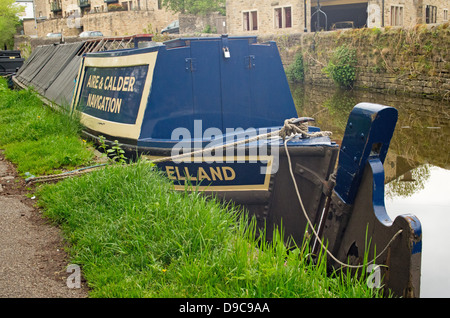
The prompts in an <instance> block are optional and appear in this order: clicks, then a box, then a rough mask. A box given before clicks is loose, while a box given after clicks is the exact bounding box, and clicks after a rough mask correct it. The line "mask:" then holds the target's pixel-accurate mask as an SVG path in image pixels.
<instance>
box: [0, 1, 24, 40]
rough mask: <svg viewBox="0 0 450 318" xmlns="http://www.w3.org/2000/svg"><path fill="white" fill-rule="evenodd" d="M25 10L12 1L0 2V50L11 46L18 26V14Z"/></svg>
mask: <svg viewBox="0 0 450 318" xmlns="http://www.w3.org/2000/svg"><path fill="white" fill-rule="evenodd" d="M24 10H25V8H24V7H23V6H19V5H16V2H15V1H14V0H0V31H1V32H0V48H2V49H3V47H4V46H5V45H10V46H11V41H14V34H16V27H17V26H18V25H19V24H20V22H19V18H18V16H17V14H18V13H21V12H23V11H24Z"/></svg>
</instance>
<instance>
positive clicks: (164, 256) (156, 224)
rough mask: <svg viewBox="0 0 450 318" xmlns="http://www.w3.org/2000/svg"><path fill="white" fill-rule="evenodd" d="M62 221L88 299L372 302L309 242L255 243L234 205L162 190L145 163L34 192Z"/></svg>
mask: <svg viewBox="0 0 450 318" xmlns="http://www.w3.org/2000/svg"><path fill="white" fill-rule="evenodd" d="M38 197H39V198H40V203H41V206H42V208H43V209H44V211H45V214H46V215H47V216H48V217H49V218H50V219H52V220H54V221H56V222H57V223H58V224H61V226H62V228H63V231H64V233H65V235H66V238H67V240H68V241H69V243H70V245H71V249H70V254H71V255H72V257H73V259H72V262H74V263H76V264H81V265H82V268H83V273H84V275H85V276H86V279H87V281H88V282H89V284H90V287H91V288H92V292H91V296H92V297H374V296H376V292H377V291H376V290H373V289H370V288H368V287H367V285H366V282H365V280H364V279H361V280H357V279H355V278H352V277H345V276H334V277H329V276H327V273H326V263H325V262H324V260H323V258H321V259H320V260H319V261H318V264H317V265H315V266H313V265H312V264H311V263H310V262H309V257H308V256H307V255H308V254H309V250H308V247H307V246H308V245H307V244H306V245H305V246H303V247H299V248H296V249H294V250H293V251H291V252H290V253H288V251H287V250H286V248H285V245H284V244H283V240H282V239H281V236H282V235H280V234H279V233H278V235H277V236H276V239H275V241H274V243H273V244H267V243H264V240H262V241H258V239H256V237H255V233H256V232H257V231H256V230H255V229H254V227H252V226H247V224H248V223H247V222H246V221H245V219H244V220H242V219H240V220H238V219H237V215H238V214H237V213H236V212H234V213H233V211H236V210H234V209H232V208H231V209H230V208H228V210H227V209H225V207H224V206H223V205H221V204H220V203H218V202H216V201H215V200H207V199H205V197H204V196H202V195H199V194H198V193H183V192H176V191H172V190H171V184H170V183H169V182H168V180H167V179H166V178H165V177H164V176H163V175H161V174H160V173H159V172H157V171H155V170H154V168H152V167H151V166H150V164H149V163H145V162H139V163H138V164H136V165H131V166H120V165H115V166H112V167H108V168H107V169H102V170H101V171H96V172H93V173H90V174H89V175H86V176H83V177H81V178H74V179H71V180H65V181H63V182H60V183H58V184H56V185H51V186H45V187H43V188H41V189H40V190H39V191H38Z"/></svg>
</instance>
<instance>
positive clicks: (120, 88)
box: [117, 76, 123, 91]
mask: <svg viewBox="0 0 450 318" xmlns="http://www.w3.org/2000/svg"><path fill="white" fill-rule="evenodd" d="M122 85H123V77H122V76H119V79H118V80H117V90H118V91H120V90H122Z"/></svg>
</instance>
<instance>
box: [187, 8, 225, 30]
mask: <svg viewBox="0 0 450 318" xmlns="http://www.w3.org/2000/svg"><path fill="white" fill-rule="evenodd" d="M179 21H180V33H183V34H190V33H191V34H192V33H203V32H207V33H215V34H226V33H227V27H226V17H225V16H223V15H220V14H219V13H210V14H207V15H204V16H203V15H193V14H180V15H179Z"/></svg>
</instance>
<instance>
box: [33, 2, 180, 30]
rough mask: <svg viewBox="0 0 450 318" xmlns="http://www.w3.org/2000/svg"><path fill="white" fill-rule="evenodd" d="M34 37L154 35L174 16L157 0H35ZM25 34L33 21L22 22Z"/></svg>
mask: <svg viewBox="0 0 450 318" xmlns="http://www.w3.org/2000/svg"><path fill="white" fill-rule="evenodd" d="M35 6H36V20H37V35H38V36H39V37H44V36H45V35H46V34H47V33H50V32H55V33H62V34H63V36H76V35H78V34H80V33H81V32H82V31H101V32H102V33H103V34H104V35H105V36H124V35H132V34H139V33H144V32H150V31H152V33H157V32H160V31H161V30H162V29H163V28H165V27H166V26H167V25H168V24H169V23H170V22H172V21H174V20H177V19H178V15H177V14H174V13H173V12H170V11H168V10H166V9H165V8H163V7H162V5H161V0H126V1H123V0H35ZM24 31H25V34H28V35H31V36H32V35H34V34H36V31H35V22H34V21H29V22H27V23H24Z"/></svg>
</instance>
